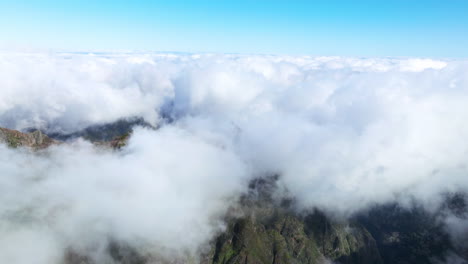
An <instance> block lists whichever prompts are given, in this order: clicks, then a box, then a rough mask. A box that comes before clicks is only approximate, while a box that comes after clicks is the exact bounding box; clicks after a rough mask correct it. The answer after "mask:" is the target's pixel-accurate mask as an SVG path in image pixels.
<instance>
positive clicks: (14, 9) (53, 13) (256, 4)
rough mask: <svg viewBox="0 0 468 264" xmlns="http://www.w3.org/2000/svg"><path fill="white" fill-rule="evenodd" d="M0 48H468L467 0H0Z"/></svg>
mask: <svg viewBox="0 0 468 264" xmlns="http://www.w3.org/2000/svg"><path fill="white" fill-rule="evenodd" d="M0 47H3V48H5V47H6V48H46V49H62V50H151V51H181V52H228V53H267V54H293V55H299V54H308V55H346V56H430V57H468V0H404V1H403V0H393V1H390V0H388V1H384V0H373V1H371V0H357V1H351V0H349V1H345V0H342V1H340V0H323V1H313V0H309V1H300V0H298V1H294V0H289V1H286V0H270V1H265V0H235V1H234V0H233V1H222V0H218V1H206V0H201V1H194V0H185V1H180V0H167V1H158V0H153V1H151V0H133V1H132V0H127V1H123V0H101V1H99V0H95V1H89V0H82V1H77V0H76V1H75V0H62V1H58V0H41V1H39V0H36V1H35V0H0Z"/></svg>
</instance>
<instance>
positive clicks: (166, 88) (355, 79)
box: [0, 53, 468, 263]
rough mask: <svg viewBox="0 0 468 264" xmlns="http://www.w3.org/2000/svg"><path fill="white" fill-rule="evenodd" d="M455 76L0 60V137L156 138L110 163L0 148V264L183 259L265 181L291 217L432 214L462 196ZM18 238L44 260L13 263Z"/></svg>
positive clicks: (159, 57)
mask: <svg viewBox="0 0 468 264" xmlns="http://www.w3.org/2000/svg"><path fill="white" fill-rule="evenodd" d="M467 70H468V63H467V62H464V61H456V60H452V61H448V60H447V61H436V60H431V59H414V58H409V59H398V58H397V59H395V58H340V57H289V56H254V55H252V56H242V55H210V54H200V55H197V54H195V55H194V54H138V53H130V54H73V53H69V54H63V53H62V54H0V89H1V92H2V96H1V97H0V126H5V127H8V128H14V129H26V128H31V127H34V128H40V129H43V130H45V131H46V132H62V133H72V132H76V131H79V130H81V129H84V128H86V127H88V126H91V125H99V124H104V123H109V122H114V121H116V120H119V119H125V118H131V117H142V118H144V120H145V121H146V122H148V123H150V124H153V125H154V126H158V127H160V128H159V129H158V130H147V129H142V128H139V129H136V130H135V132H134V133H133V135H132V137H131V140H130V143H129V145H128V146H127V147H125V148H124V149H123V150H122V151H120V152H107V151H103V150H98V149H95V148H94V147H92V146H91V145H90V144H89V143H86V142H83V141H78V142H75V143H73V144H69V145H61V146H55V147H52V148H50V149H48V150H45V151H43V152H39V153H29V152H28V151H27V150H11V149H7V148H6V147H1V148H0V154H1V155H0V171H1V172H2V173H1V174H2V177H1V178H0V183H1V185H0V188H1V190H0V201H1V204H2V205H1V206H0V215H1V218H0V233H1V234H2V235H1V236H0V246H1V247H2V248H4V250H2V251H1V253H0V262H8V261H10V262H11V260H12V259H14V260H16V263H31V262H32V261H33V260H32V259H29V258H28V257H27V256H34V262H35V263H55V262H57V261H59V260H60V258H63V252H64V250H65V249H66V248H67V247H72V248H74V249H76V250H78V251H80V250H83V251H86V252H87V253H88V254H89V251H90V250H91V251H93V250H94V251H93V252H94V253H95V258H102V257H103V256H104V257H105V255H102V254H100V253H99V252H100V250H101V251H102V250H103V248H104V247H105V246H106V245H107V243H108V242H109V240H116V241H124V242H125V243H128V244H131V245H140V246H139V247H138V248H139V249H140V250H142V251H143V252H140V253H142V254H145V252H146V251H147V252H152V251H153V249H155V248H158V249H164V250H160V251H161V252H171V253H168V254H174V255H180V254H192V253H194V252H197V251H198V250H199V249H200V247H201V246H203V245H205V244H206V243H207V242H208V241H209V240H210V239H211V238H212V237H213V236H214V235H215V234H216V233H217V232H219V231H221V230H223V221H222V220H221V219H222V217H223V215H224V214H225V213H226V211H227V210H228V209H227V208H228V207H229V206H230V205H233V204H234V203H235V202H236V199H237V198H238V197H239V196H240V195H241V193H242V192H243V191H245V186H246V185H247V183H248V181H249V180H251V179H253V178H255V177H261V176H264V175H271V174H278V175H280V178H279V181H280V184H282V185H283V186H284V188H285V189H287V190H288V191H289V192H290V194H291V195H293V196H294V197H295V198H296V199H297V202H298V205H299V207H300V208H302V209H309V208H312V207H318V208H321V209H323V210H326V211H330V212H333V213H336V214H340V215H345V216H346V215H350V214H353V213H355V212H357V211H359V210H362V209H365V208H367V207H368V206H369V205H374V204H379V203H386V202H393V201H398V202H400V203H402V204H405V203H409V202H410V201H414V200H415V199H416V200H417V201H419V202H421V203H422V204H423V205H425V206H426V208H428V209H431V208H437V207H438V206H439V205H440V203H441V202H442V201H441V198H440V197H441V194H444V193H447V192H449V193H451V192H466V191H468V180H467V179H468V178H467V177H466V174H467V172H468V171H467V168H468V167H467V166H468V163H467V160H468V143H467V141H466V140H465V139H466V138H467V137H468V125H467V123H466V120H468V109H467V108H466V102H468V75H467V74H466V73H467ZM457 221H459V220H457V219H452V218H447V223H451V222H453V223H455V222H456V223H459V222H457ZM456 223H455V224H454V226H458V225H459V224H456ZM23 241H29V242H28V243H34V244H37V243H39V241H40V243H39V244H40V246H41V247H43V248H37V247H33V246H28V245H26V246H25V247H27V248H30V249H31V250H35V251H38V252H39V253H37V254H36V253H34V252H31V254H20V252H18V247H17V246H14V245H15V244H17V245H19V244H22V245H23V244H24V243H23ZM34 241H36V242H34ZM23 246H24V245H23ZM91 255H93V254H91Z"/></svg>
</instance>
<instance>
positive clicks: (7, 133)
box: [0, 127, 59, 149]
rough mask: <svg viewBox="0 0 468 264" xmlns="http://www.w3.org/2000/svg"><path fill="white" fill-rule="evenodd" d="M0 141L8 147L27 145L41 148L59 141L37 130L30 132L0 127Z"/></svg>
mask: <svg viewBox="0 0 468 264" xmlns="http://www.w3.org/2000/svg"><path fill="white" fill-rule="evenodd" d="M0 142H1V143H5V144H6V145H8V146H9V147H12V148H17V147H29V148H33V149H43V148H46V147H48V146H50V145H52V144H58V143H59V141H57V140H54V139H51V138H50V137H48V136H47V135H45V134H44V133H42V132H41V131H39V130H36V131H34V132H31V133H22V132H20V131H17V130H11V129H7V128H1V127H0Z"/></svg>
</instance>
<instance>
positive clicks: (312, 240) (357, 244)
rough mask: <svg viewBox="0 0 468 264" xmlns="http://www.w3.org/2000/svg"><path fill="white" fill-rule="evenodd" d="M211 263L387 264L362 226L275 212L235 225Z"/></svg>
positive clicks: (320, 216)
mask: <svg viewBox="0 0 468 264" xmlns="http://www.w3.org/2000/svg"><path fill="white" fill-rule="evenodd" d="M212 255H213V257H212V259H211V262H210V263H216V264H225V263H229V264H234V263H273V264H279V263H322V262H324V261H326V260H327V259H328V260H332V261H337V262H340V263H383V261H382V259H381V257H380V254H379V251H378V248H377V244H376V242H375V240H374V239H373V237H372V236H371V234H370V233H369V232H368V231H367V230H366V229H365V228H364V227H362V226H360V225H358V224H349V223H337V222H333V221H330V220H329V219H327V218H326V217H325V216H324V215H323V214H321V213H319V212H315V213H313V214H311V215H308V216H307V217H305V218H302V217H298V216H296V215H294V214H289V213H285V212H278V211H275V212H273V213H272V215H270V216H269V217H267V218H266V219H258V218H256V217H255V216H253V215H250V216H248V217H245V218H243V219H240V220H237V221H234V222H233V223H231V224H230V225H229V228H228V230H227V231H226V233H225V234H222V235H221V236H220V237H219V238H218V239H217V241H216V243H215V248H214V252H213V254H212Z"/></svg>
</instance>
